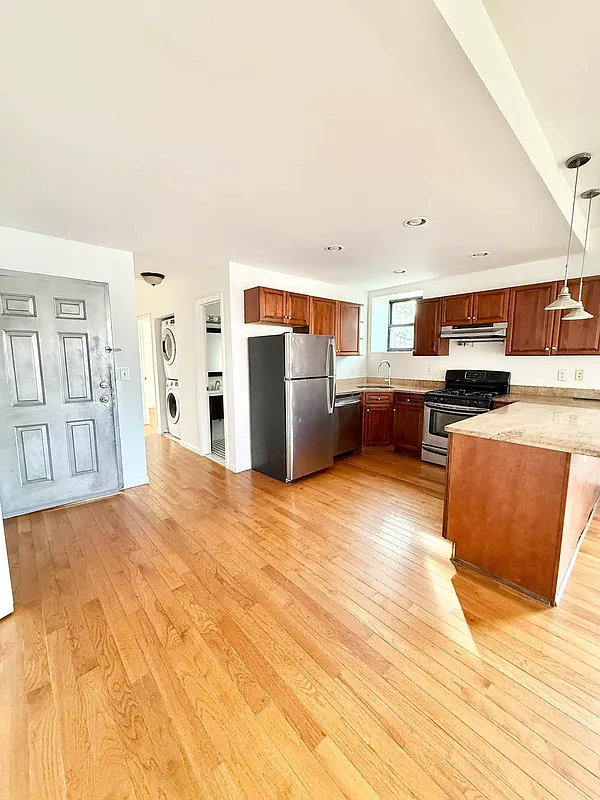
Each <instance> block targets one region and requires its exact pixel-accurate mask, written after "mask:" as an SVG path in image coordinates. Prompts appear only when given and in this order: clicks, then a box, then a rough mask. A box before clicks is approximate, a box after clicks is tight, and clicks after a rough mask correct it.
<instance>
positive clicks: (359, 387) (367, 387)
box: [335, 379, 435, 397]
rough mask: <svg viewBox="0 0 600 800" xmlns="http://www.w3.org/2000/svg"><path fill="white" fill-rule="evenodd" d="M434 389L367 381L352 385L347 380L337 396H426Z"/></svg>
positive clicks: (416, 385)
mask: <svg viewBox="0 0 600 800" xmlns="http://www.w3.org/2000/svg"><path fill="white" fill-rule="evenodd" d="M432 388H435V387H432V386H422V385H419V384H409V383H402V384H395V383H392V385H391V386H385V385H382V384H377V383H373V384H368V383H367V381H357V382H356V383H355V384H352V383H347V382H346V379H344V383H343V384H342V385H341V386H340V385H339V384H338V385H337V386H336V390H335V394H336V397H342V396H343V395H346V394H355V393H356V392H414V393H415V394H425V392H430V391H431V389H432Z"/></svg>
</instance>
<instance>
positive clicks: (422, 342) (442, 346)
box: [413, 298, 449, 356]
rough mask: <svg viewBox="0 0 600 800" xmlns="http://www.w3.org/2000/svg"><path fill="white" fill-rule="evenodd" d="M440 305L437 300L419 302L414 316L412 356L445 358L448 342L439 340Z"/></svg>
mask: <svg viewBox="0 0 600 800" xmlns="http://www.w3.org/2000/svg"><path fill="white" fill-rule="evenodd" d="M440 328H441V303H440V299H439V298H433V299H431V300H419V301H418V302H417V311H416V314H415V347H414V350H413V355H414V356H447V355H448V348H449V341H448V339H440Z"/></svg>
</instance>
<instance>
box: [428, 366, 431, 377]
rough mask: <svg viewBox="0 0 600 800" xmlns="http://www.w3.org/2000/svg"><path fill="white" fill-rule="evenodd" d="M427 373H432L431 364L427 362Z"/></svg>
mask: <svg viewBox="0 0 600 800" xmlns="http://www.w3.org/2000/svg"><path fill="white" fill-rule="evenodd" d="M427 374H428V375H431V364H427Z"/></svg>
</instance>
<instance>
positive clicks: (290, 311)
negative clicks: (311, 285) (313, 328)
mask: <svg viewBox="0 0 600 800" xmlns="http://www.w3.org/2000/svg"><path fill="white" fill-rule="evenodd" d="M309 311H310V297H309V296H308V295H307V294H295V293H294V292H288V293H287V303H286V314H287V324H288V325H293V326H294V327H295V328H299V327H304V326H305V325H308V319H309Z"/></svg>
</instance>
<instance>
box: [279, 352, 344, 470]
mask: <svg viewBox="0 0 600 800" xmlns="http://www.w3.org/2000/svg"><path fill="white" fill-rule="evenodd" d="M323 338H327V337H323ZM285 390H286V440H287V478H286V479H287V480H288V481H294V480H296V478H301V477H302V476H303V475H309V474H310V473H311V472H317V470H320V469H325V468H326V467H331V466H332V464H333V414H332V413H330V410H329V409H330V407H331V403H330V397H329V393H330V389H329V385H328V379H327V378H307V379H305V380H293V381H289V380H288V381H286V382H285Z"/></svg>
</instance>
